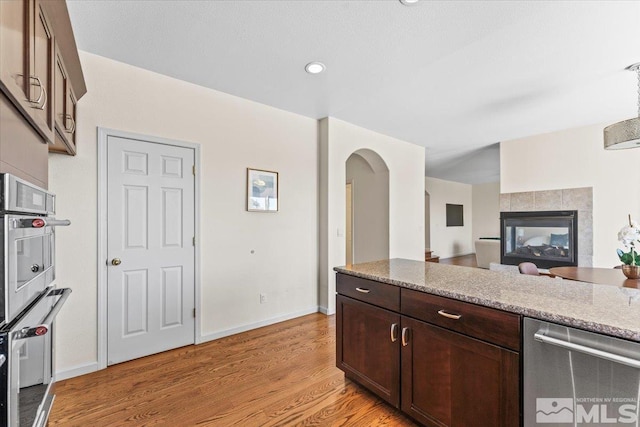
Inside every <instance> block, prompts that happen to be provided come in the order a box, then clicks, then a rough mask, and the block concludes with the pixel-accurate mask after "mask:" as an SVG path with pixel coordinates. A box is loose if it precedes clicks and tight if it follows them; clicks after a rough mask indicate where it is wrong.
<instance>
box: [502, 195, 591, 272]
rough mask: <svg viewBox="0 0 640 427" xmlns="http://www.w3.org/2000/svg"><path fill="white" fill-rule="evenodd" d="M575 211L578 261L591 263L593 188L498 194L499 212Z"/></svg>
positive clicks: (582, 265)
mask: <svg viewBox="0 0 640 427" xmlns="http://www.w3.org/2000/svg"><path fill="white" fill-rule="evenodd" d="M550 210H577V211H578V251H579V253H578V265H579V266H580V267H592V266H593V188H592V187H582V188H566V189H561V190H545V191H527V192H522V193H502V194H500V211H501V212H521V211H550Z"/></svg>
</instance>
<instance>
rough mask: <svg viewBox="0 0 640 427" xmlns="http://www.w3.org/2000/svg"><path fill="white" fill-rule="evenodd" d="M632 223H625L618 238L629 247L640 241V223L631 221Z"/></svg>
mask: <svg viewBox="0 0 640 427" xmlns="http://www.w3.org/2000/svg"><path fill="white" fill-rule="evenodd" d="M630 224H631V225H625V226H624V227H622V228H621V229H620V231H619V232H618V240H619V241H620V242H622V244H623V245H625V246H627V247H628V246H632V245H633V244H634V243H635V242H638V241H640V224H638V223H637V222H636V221H630Z"/></svg>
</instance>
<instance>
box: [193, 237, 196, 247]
mask: <svg viewBox="0 0 640 427" xmlns="http://www.w3.org/2000/svg"><path fill="white" fill-rule="evenodd" d="M195 245H196V238H195V236H194V237H193V246H195Z"/></svg>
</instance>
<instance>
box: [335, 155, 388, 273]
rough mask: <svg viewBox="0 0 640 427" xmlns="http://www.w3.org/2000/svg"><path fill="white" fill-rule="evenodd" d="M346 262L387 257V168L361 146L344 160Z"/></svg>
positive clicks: (355, 262) (351, 262)
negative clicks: (360, 148)
mask: <svg viewBox="0 0 640 427" xmlns="http://www.w3.org/2000/svg"><path fill="white" fill-rule="evenodd" d="M345 185H346V189H345V194H346V195H347V197H346V200H345V202H346V218H345V223H346V226H345V244H346V249H347V250H346V263H347V264H357V263H361V262H368V261H376V260H380V259H388V258H389V168H388V167H387V165H386V163H385V162H384V160H382V158H381V157H380V156H379V155H378V154H377V153H376V152H374V151H372V150H368V149H362V150H358V151H356V152H354V153H353V154H351V156H349V158H348V159H347V161H346V183H345Z"/></svg>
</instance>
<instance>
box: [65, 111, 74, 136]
mask: <svg viewBox="0 0 640 427" xmlns="http://www.w3.org/2000/svg"><path fill="white" fill-rule="evenodd" d="M64 119H65V122H64V131H65V132H67V133H73V132H75V130H76V121H75V120H73V116H72V115H71V114H65V115H64ZM68 120H71V126H70V127H67V121H68Z"/></svg>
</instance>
